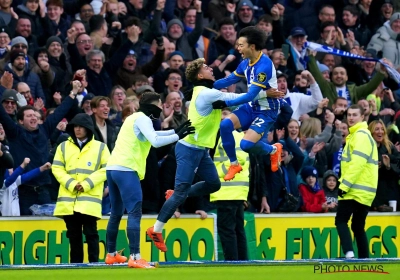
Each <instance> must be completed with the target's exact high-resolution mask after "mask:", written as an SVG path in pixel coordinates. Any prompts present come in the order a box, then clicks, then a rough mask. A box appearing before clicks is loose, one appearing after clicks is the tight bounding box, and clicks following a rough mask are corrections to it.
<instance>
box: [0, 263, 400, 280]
mask: <svg viewBox="0 0 400 280" xmlns="http://www.w3.org/2000/svg"><path fill="white" fill-rule="evenodd" d="M368 265H370V264H368ZM382 266H383V270H384V272H385V273H384V274H383V273H372V272H340V273H322V274H321V273H320V272H318V271H317V272H315V271H314V270H315V267H314V265H313V264H302V265H295V264H293V265H292V264H291V265H287V264H284V263H283V264H282V265H265V264H260V265H252V266H234V265H229V266H200V267H192V266H187V267H179V266H178V267H168V266H165V267H163V266H162V264H161V265H160V267H158V268H156V269H130V268H127V267H96V268H90V269H84V268H74V269H66V268H61V269H57V268H52V269H42V268H41V269H29V270H28V269H12V270H8V269H1V266H0V278H1V279H7V280H13V279H18V280H21V279H44V280H51V279H56V280H64V279H65V280H75V279H84V280H92V279H93V280H100V279H123V278H127V277H128V279H129V278H130V279H140V280H150V279H151V280H155V279H159V280H186V279H188V280H189V279H190V280H203V279H204V280H217V279H218V280H220V279H228V280H235V279H250V280H259V279H260V280H261V279H262V280H265V279H268V280H270V279H291V280H292V279H293V280H294V279H296V280H297V279H306V280H312V279H322V280H325V279H335V280H337V279H340V280H347V279H349V280H350V279H352V280H353V279H357V278H358V279H360V278H362V280H368V279H373V280H380V279H400V265H399V264H393V263H391V264H390V263H388V264H385V263H383V264H382Z"/></svg>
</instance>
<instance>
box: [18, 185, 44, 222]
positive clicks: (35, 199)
mask: <svg viewBox="0 0 400 280" xmlns="http://www.w3.org/2000/svg"><path fill="white" fill-rule="evenodd" d="M18 198H19V210H20V214H21V216H26V215H32V212H31V210H29V207H31V206H32V205H33V204H39V205H43V204H47V203H51V198H50V193H49V189H48V187H47V186H30V185H24V184H22V185H19V187H18Z"/></svg>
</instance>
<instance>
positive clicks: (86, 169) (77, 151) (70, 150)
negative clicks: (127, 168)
mask: <svg viewBox="0 0 400 280" xmlns="http://www.w3.org/2000/svg"><path fill="white" fill-rule="evenodd" d="M74 125H79V126H82V127H84V128H86V132H87V137H88V140H87V141H86V142H85V143H84V144H83V145H82V147H80V146H79V143H78V141H77V139H76V137H75V133H74V131H73V129H74ZM67 131H68V133H69V134H70V135H71V137H69V138H68V140H67V141H65V142H63V143H61V144H60V145H59V146H58V148H57V151H56V154H55V156H54V161H53V166H52V171H53V174H54V177H55V178H56V179H57V181H58V182H59V183H60V189H59V193H58V199H57V204H56V208H55V209H54V216H58V217H62V216H65V215H73V214H74V212H79V213H82V214H86V215H89V216H94V217H97V218H98V219H100V218H101V206H102V203H101V202H102V198H103V186H104V185H103V184H104V181H106V179H107V177H106V168H105V167H106V165H107V161H108V158H109V157H110V152H109V151H108V149H107V147H106V145H105V144H104V143H101V142H100V141H97V140H94V137H93V132H94V128H93V123H92V120H91V118H90V116H88V115H87V114H84V113H83V114H78V115H76V116H75V117H74V118H73V119H72V121H71V122H70V123H69V124H68V126H67ZM78 182H79V183H80V184H81V186H82V188H83V191H77V190H75V186H76V185H77V184H78Z"/></svg>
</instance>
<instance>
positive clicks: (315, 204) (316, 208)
mask: <svg viewBox="0 0 400 280" xmlns="http://www.w3.org/2000/svg"><path fill="white" fill-rule="evenodd" d="M299 192H300V194H301V196H302V198H303V206H301V211H303V212H311V213H324V212H326V211H325V210H323V209H322V204H323V203H325V202H326V198H325V193H324V191H323V190H319V191H317V192H316V193H314V192H313V191H311V189H310V187H309V186H307V185H305V184H300V185H299Z"/></svg>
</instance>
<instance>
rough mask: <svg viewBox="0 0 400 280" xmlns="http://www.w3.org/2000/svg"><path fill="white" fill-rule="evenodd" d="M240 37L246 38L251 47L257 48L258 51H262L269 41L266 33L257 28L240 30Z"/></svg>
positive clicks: (251, 27)
mask: <svg viewBox="0 0 400 280" xmlns="http://www.w3.org/2000/svg"><path fill="white" fill-rule="evenodd" d="M239 37H245V38H246V40H247V43H248V44H249V45H254V46H255V49H256V51H261V50H262V49H263V48H264V46H265V41H266V40H267V37H266V35H265V32H264V31H262V30H261V29H259V28H257V27H255V26H248V27H245V28H243V29H242V30H240V34H239Z"/></svg>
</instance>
